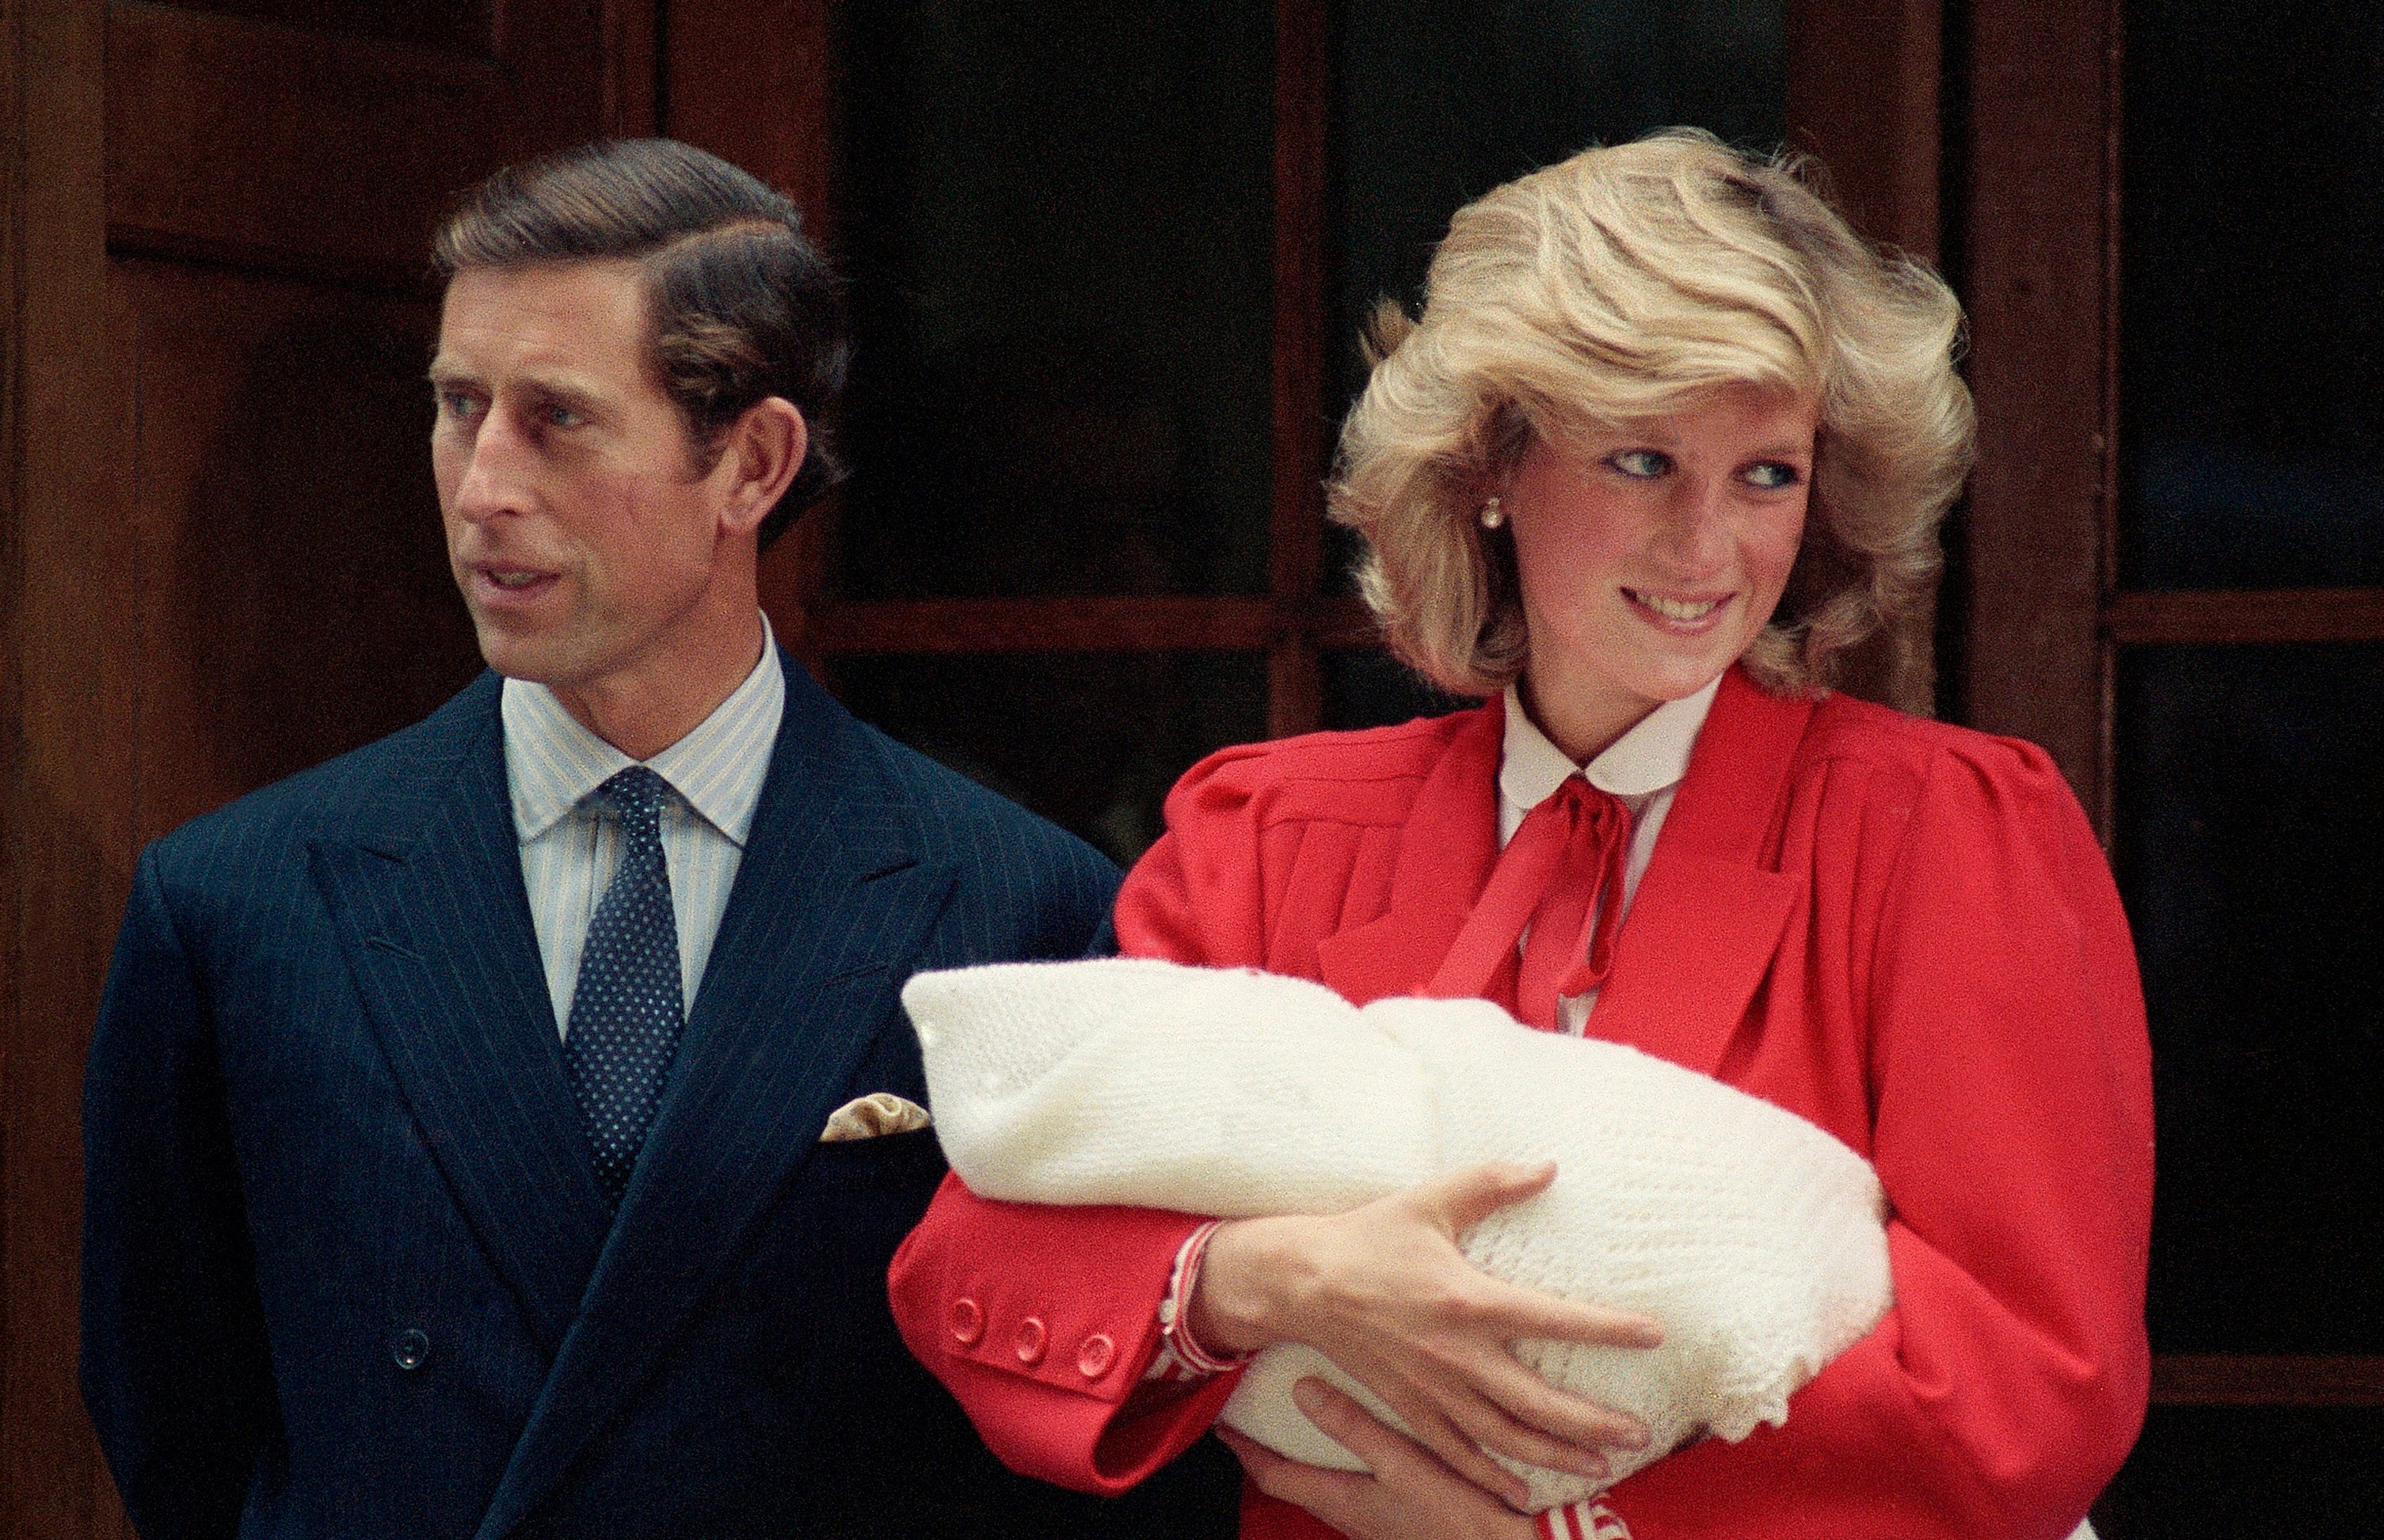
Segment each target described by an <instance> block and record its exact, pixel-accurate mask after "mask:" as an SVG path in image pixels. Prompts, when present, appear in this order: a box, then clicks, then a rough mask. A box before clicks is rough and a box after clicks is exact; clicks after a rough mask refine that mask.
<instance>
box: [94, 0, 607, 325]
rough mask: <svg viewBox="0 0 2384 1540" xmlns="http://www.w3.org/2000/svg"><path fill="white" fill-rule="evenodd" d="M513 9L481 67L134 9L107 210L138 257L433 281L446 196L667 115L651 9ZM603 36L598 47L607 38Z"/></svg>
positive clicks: (111, 225)
mask: <svg viewBox="0 0 2384 1540" xmlns="http://www.w3.org/2000/svg"><path fill="white" fill-rule="evenodd" d="M601 25H602V28H603V29H604V31H603V32H602V35H599V36H594V37H591V36H590V27H589V12H588V8H587V7H586V6H581V5H573V4H570V3H568V0H530V3H527V4H522V5H515V6H508V7H507V15H506V18H505V25H504V27H503V40H504V44H503V52H502V53H501V54H500V55H498V56H496V57H493V58H478V59H476V58H466V57H462V56H458V55H453V54H447V53H441V52H436V51H433V50H429V49H425V48H419V47H415V46H411V45H408V44H404V43H388V42H382V41H379V40H376V39H372V38H364V37H354V36H348V35H341V34H338V33H324V32H307V31H296V30H293V29H291V28H287V27H279V26H272V25H267V24H265V23H262V22H256V21H252V20H248V19H245V18H238V17H227V16H214V15H208V14H206V13H204V12H199V11H191V10H182V9H179V8H175V7H170V6H158V5H149V4H142V3H138V0H118V3H116V4H112V5H110V6H108V9H107V70H108V92H107V100H108V106H107V141H106V143H107V159H106V166H107V216H108V230H109V239H110V240H111V241H112V243H113V244H114V245H115V247H116V249H118V251H121V252H132V253H166V254H175V255H190V256H197V257H201V258H205V259H207V260H211V261H221V262H233V263H237V264H240V265H244V266H248V267H253V268H258V269H263V270H267V271H276V272H301V273H313V274H327V275H339V276H344V277H353V278H356V279H360V280H363V281H367V282H372V283H379V284H387V285H394V286H398V287H411V288H419V287H422V286H423V285H424V284H425V283H426V282H427V280H428V262H427V259H426V257H425V254H424V253H425V252H426V251H427V248H428V238H429V234H430V230H431V227H432V225H433V223H434V222H435V221H436V219H437V217H438V216H439V213H440V211H441V209H442V208H443V207H444V205H445V203H446V202H447V200H448V199H449V198H451V197H452V196H453V194H454V193H455V192H456V191H458V190H459V189H462V188H465V187H467V186H469V185H470V184H471V183H473V182H474V181H476V180H478V179H479V178H480V177H482V176H485V175H486V174H487V173H488V172H490V170H493V169H494V168H495V167H496V166H499V165H501V164H503V163H504V162H505V161H508V160H512V159H515V158H517V157H519V156H521V155H524V154H531V153H534V152H536V151H539V150H543V149H550V148H555V147H559V146H562V145H566V144H571V143H576V142H580V141H583V140H588V139H593V138H596V137H599V136H601V135H602V134H605V133H608V132H618V131H625V130H627V131H640V130H643V129H646V128H647V127H648V126H650V125H651V123H652V83H651V81H652V61H653V42H652V13H651V12H647V13H645V14H644V17H643V25H642V26H640V25H639V13H638V12H637V11H635V10H633V9H630V8H627V7H611V8H608V9H607V10H606V12H605V14H604V16H603V18H602V22H601ZM591 44H592V45H593V46H591Z"/></svg>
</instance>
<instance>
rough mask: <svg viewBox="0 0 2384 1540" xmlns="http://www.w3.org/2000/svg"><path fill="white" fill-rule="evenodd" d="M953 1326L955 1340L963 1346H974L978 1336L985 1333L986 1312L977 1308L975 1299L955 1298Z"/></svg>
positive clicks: (953, 1303)
mask: <svg viewBox="0 0 2384 1540" xmlns="http://www.w3.org/2000/svg"><path fill="white" fill-rule="evenodd" d="M951 1327H952V1340H953V1341H955V1342H957V1343H959V1344H960V1345H961V1346H962V1347H963V1348H974V1347H975V1346H976V1340H977V1338H978V1337H983V1336H984V1335H985V1312H983V1311H981V1310H979V1309H978V1308H977V1304H976V1301H975V1300H969V1299H960V1300H953V1301H952V1319H951Z"/></svg>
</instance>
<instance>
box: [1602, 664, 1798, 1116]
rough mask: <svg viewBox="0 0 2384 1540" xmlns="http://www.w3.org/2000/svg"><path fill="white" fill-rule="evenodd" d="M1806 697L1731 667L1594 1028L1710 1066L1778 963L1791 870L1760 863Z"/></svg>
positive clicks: (1791, 902)
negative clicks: (1783, 694)
mask: <svg viewBox="0 0 2384 1540" xmlns="http://www.w3.org/2000/svg"><path fill="white" fill-rule="evenodd" d="M1812 710H1813V703H1812V702H1811V701H1810V700H1809V699H1805V698H1798V699H1794V700H1781V699H1778V698H1775V697H1774V696H1769V695H1766V694H1764V693H1763V691H1762V690H1760V689H1758V688H1757V686H1756V685H1755V684H1752V683H1751V682H1749V681H1748V680H1747V678H1746V676H1745V673H1744V671H1741V670H1739V669H1736V668H1733V669H1732V670H1731V671H1730V672H1729V673H1727V674H1726V675H1724V676H1723V679H1722V687H1721V693H1720V695H1719V696H1716V697H1715V700H1714V706H1713V712H1712V714H1711V715H1710V716H1709V717H1707V719H1706V725H1705V730H1704V731H1703V732H1702V733H1699V734H1698V735H1697V745H1696V748H1695V751H1694V752H1693V753H1692V754H1691V756H1690V758H1689V770H1688V774H1687V775H1686V776H1685V777H1684V778H1683V779H1682V782H1681V789H1680V791H1679V792H1678V793H1677V794H1676V795H1674V797H1673V800H1672V810H1671V812H1670V814H1669V815H1667V816H1666V818H1665V820H1664V829H1663V832H1662V833H1661V834H1659V835H1658V836H1657V840H1656V850H1655V854H1654V855H1653V856H1651V857H1650V858H1649V860H1648V863H1647V869H1646V871H1645V874H1643V875H1642V877H1641V878H1640V881H1639V891H1638V893H1637V894H1636V896H1634V897H1633V900H1632V903H1631V912H1630V914H1629V915H1628V917H1627V918H1625V919H1624V921H1623V926H1622V932H1621V934H1620V936H1619V937H1618V938H1616V946H1615V957H1614V974H1613V977H1612V978H1611V979H1608V982H1607V985H1606V988H1605V989H1604V991H1602V992H1600V993H1599V995H1598V998H1597V1006H1596V1010H1594V1011H1593V1012H1592V1013H1591V1015H1590V1018H1589V1031H1590V1032H1591V1033H1592V1034H1593V1035H1595V1036H1596V1037H1601V1038H1606V1039H1608V1040H1610V1041H1616V1042H1627V1043H1630V1044H1631V1045H1632V1046H1633V1047H1636V1048H1640V1049H1644V1050H1645V1051H1646V1052H1647V1053H1654V1054H1656V1055H1657V1056H1658V1057H1660V1058H1665V1059H1670V1060H1671V1061H1672V1062H1673V1063H1674V1064H1677V1065H1681V1066H1683V1067H1685V1068H1689V1069H1694V1070H1695V1071H1697V1072H1698V1073H1699V1074H1702V1075H1710V1074H1712V1073H1713V1072H1714V1070H1715V1069H1716V1068H1717V1067H1718V1066H1720V1063H1721V1056H1722V1053H1723V1052H1724V1051H1725V1050H1726V1049H1727V1048H1728V1047H1729V1046H1730V1040H1731V1038H1732V1035H1733V1034H1734V1033H1735V1032H1736V1031H1737V1029H1738V1024H1739V1021H1740V1018H1741V1017H1742V1016H1744V1015H1745V1011H1746V1006H1747V1003H1748V1002H1749V1001H1751V1000H1752V999H1754V998H1755V992H1756V989H1757V986H1758V985H1760V984H1761V983H1762V981H1763V976H1764V974H1765V973H1766V972H1768V971H1769V968H1770V966H1771V957H1772V954H1773V952H1774V951H1775V950H1776V949H1777V948H1778V946H1779V944H1780V937H1781V934H1782V930H1783V928H1784V927H1785V926H1786V924H1787V922H1788V917H1789V915H1790V914H1791V913H1792V912H1793V911H1794V908H1795V906H1796V903H1797V899H1798V894H1799V891H1800V890H1799V887H1798V884H1797V883H1796V881H1794V879H1792V878H1789V877H1786V876H1782V874H1781V873H1779V872H1776V871H1765V870H1763V869H1761V868H1760V867H1759V866H1758V864H1757V863H1758V862H1759V861H1761V859H1762V858H1763V847H1764V844H1765V841H1766V839H1767V837H1768V836H1769V832H1770V827H1771V822H1772V819H1773V817H1774V815H1775V813H1776V811H1777V809H1778V807H1779V803H1780V798H1781V795H1782V791H1783V789H1784V788H1785V786H1786V784H1787V780H1788V771H1789V768H1790V763H1791V761H1792V760H1793V759H1794V755H1795V752H1796V745H1797V743H1798V742H1799V740H1800V739H1802V737H1803V736H1804V733H1805V724H1806V721H1807V719H1808V718H1809V717H1810V716H1811V715H1812Z"/></svg>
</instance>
